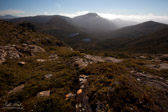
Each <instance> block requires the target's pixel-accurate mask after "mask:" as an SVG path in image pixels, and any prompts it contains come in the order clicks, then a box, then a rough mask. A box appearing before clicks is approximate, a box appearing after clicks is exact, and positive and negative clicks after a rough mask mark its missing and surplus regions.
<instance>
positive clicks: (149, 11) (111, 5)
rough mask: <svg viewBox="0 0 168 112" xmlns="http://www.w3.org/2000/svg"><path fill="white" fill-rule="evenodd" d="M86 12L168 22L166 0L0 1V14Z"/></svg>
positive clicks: (27, 14)
mask: <svg viewBox="0 0 168 112" xmlns="http://www.w3.org/2000/svg"><path fill="white" fill-rule="evenodd" d="M89 12H94V13H98V14H99V15H100V16H102V17H104V18H107V19H110V20H113V19H117V18H120V19H124V20H131V21H137V22H143V21H148V20H153V21H158V22H164V23H168V0H0V15H14V16H21V17H22V16H35V15H64V16H68V17H75V16H79V15H83V14H86V13H89Z"/></svg>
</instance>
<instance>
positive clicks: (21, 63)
mask: <svg viewBox="0 0 168 112" xmlns="http://www.w3.org/2000/svg"><path fill="white" fill-rule="evenodd" d="M25 64H26V62H23V61H20V62H18V65H25Z"/></svg>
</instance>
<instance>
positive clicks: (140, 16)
mask: <svg viewBox="0 0 168 112" xmlns="http://www.w3.org/2000/svg"><path fill="white" fill-rule="evenodd" d="M86 13H89V11H79V12H75V13H60V14H59V15H63V16H68V17H75V16H79V15H84V14H86ZM96 13H97V14H98V15H100V16H101V17H103V18H106V19H109V20H113V19H123V20H128V21H135V22H139V23H140V22H145V21H150V20H152V21H157V22H162V23H166V24H168V16H157V15H154V14H146V15H145V14H144V15H143V14H137V15H121V14H113V13H101V12H96Z"/></svg>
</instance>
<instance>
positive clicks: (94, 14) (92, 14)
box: [86, 13, 99, 16]
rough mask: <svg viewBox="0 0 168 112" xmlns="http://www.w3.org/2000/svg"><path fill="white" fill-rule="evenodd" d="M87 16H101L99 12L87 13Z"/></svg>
mask: <svg viewBox="0 0 168 112" xmlns="http://www.w3.org/2000/svg"><path fill="white" fill-rule="evenodd" d="M86 15H87V16H99V15H98V14H97V13H87V14H86Z"/></svg>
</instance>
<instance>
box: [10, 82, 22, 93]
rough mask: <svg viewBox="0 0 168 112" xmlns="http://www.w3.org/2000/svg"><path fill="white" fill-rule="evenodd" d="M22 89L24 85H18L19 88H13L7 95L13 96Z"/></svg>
mask: <svg viewBox="0 0 168 112" xmlns="http://www.w3.org/2000/svg"><path fill="white" fill-rule="evenodd" d="M23 88H24V84H22V85H20V86H17V87H15V88H14V89H12V90H11V91H9V92H8V95H11V94H15V93H17V92H20V91H21V90H22V89H23Z"/></svg>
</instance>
